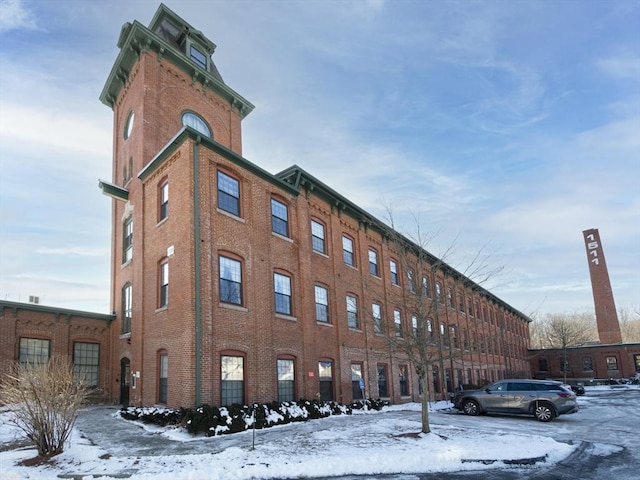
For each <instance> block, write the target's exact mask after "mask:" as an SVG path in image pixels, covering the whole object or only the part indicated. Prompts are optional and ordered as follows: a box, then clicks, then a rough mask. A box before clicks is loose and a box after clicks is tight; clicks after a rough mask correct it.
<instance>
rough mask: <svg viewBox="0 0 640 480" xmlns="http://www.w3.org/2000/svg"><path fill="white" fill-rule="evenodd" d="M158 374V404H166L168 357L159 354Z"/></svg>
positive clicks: (164, 354)
mask: <svg viewBox="0 0 640 480" xmlns="http://www.w3.org/2000/svg"><path fill="white" fill-rule="evenodd" d="M158 367H159V370H160V371H159V372H158V380H159V384H158V403H167V399H168V398H169V397H168V388H167V387H168V385H169V355H167V354H166V353H161V354H160V357H159V365H158Z"/></svg>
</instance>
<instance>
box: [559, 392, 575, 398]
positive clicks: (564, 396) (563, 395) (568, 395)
mask: <svg viewBox="0 0 640 480" xmlns="http://www.w3.org/2000/svg"><path fill="white" fill-rule="evenodd" d="M558 396H560V397H562V398H567V397H572V396H573V394H571V393H559V394H558Z"/></svg>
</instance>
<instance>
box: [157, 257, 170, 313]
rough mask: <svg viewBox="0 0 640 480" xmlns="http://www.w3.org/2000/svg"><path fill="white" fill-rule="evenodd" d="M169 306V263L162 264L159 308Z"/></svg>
mask: <svg viewBox="0 0 640 480" xmlns="http://www.w3.org/2000/svg"><path fill="white" fill-rule="evenodd" d="M167 305H169V262H167V261H164V262H162V263H161V264H160V304H159V307H160V308H162V307H166V306H167Z"/></svg>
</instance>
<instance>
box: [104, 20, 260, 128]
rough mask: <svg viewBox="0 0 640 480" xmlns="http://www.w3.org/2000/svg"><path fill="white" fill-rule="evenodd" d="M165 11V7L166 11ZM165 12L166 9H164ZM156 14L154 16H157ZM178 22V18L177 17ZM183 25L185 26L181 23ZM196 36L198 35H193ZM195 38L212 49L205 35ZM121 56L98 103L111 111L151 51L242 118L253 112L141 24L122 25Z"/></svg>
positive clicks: (224, 87)
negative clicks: (218, 96) (142, 60)
mask: <svg viewBox="0 0 640 480" xmlns="http://www.w3.org/2000/svg"><path fill="white" fill-rule="evenodd" d="M161 8H162V7H161ZM165 9H166V7H165ZM166 10H168V9H166ZM159 12H160V10H159V11H158V13H156V15H158V14H159ZM178 19H179V17H178ZM182 22H183V24H184V23H185V22H184V21H182ZM196 32H197V31H196ZM198 35H199V36H198V38H200V39H204V40H206V41H207V42H208V43H207V45H208V44H210V48H215V46H214V45H213V44H212V43H211V42H209V41H208V40H207V39H206V37H204V35H201V34H199V33H198ZM118 47H119V48H120V53H119V54H118V57H117V58H116V61H115V62H114V64H113V67H112V68H111V72H110V73H109V76H108V78H107V81H106V83H105V85H104V87H103V89H102V93H101V94H100V101H101V102H102V103H104V104H105V105H106V106H108V107H110V108H112V109H113V106H114V105H115V102H116V100H117V98H118V95H119V94H120V91H121V90H122V88H123V87H124V86H125V85H126V83H127V81H128V79H129V75H130V74H131V71H132V70H133V68H134V66H135V64H136V63H137V62H138V60H139V58H140V54H141V53H143V52H148V51H154V52H156V53H157V55H158V61H159V62H163V61H168V62H170V63H172V64H173V65H175V66H176V67H178V68H179V69H180V70H182V71H183V72H185V73H186V74H187V75H189V77H191V79H192V82H193V83H195V82H200V83H201V84H202V86H203V88H208V89H211V90H212V91H214V92H215V93H216V94H218V95H220V96H221V97H222V98H224V99H225V100H226V101H228V102H229V104H230V105H231V106H232V107H233V108H236V109H237V110H238V111H239V112H240V117H241V118H244V117H246V116H247V115H249V113H251V111H252V110H253V109H254V108H255V107H254V105H253V104H252V103H251V102H249V101H248V100H247V99H245V98H244V97H242V96H241V95H240V94H239V93H237V92H236V91H234V90H233V89H231V88H229V87H228V86H227V85H226V84H224V83H223V82H222V81H220V80H219V79H217V78H215V76H213V75H212V73H210V72H207V71H206V70H204V69H202V68H200V67H199V66H198V65H196V64H195V63H193V62H192V61H191V60H190V59H189V58H187V57H186V55H184V54H183V53H182V52H181V51H180V50H178V49H176V48H175V47H174V46H173V45H171V44H169V43H168V42H167V41H165V40H164V39H163V38H161V37H159V36H158V35H156V34H155V33H153V32H152V31H151V30H149V29H148V28H147V27H145V26H144V25H142V24H141V23H140V22H138V21H137V20H135V21H134V22H133V23H125V24H124V25H123V26H122V30H121V32H120V38H119V39H118Z"/></svg>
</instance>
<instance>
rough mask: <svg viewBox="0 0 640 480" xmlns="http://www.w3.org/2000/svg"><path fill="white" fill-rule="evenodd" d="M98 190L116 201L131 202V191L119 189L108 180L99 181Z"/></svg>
mask: <svg viewBox="0 0 640 480" xmlns="http://www.w3.org/2000/svg"><path fill="white" fill-rule="evenodd" d="M98 188H100V189H101V190H102V193H103V194H104V195H106V196H108V197H111V198H113V199H114V200H120V201H122V202H126V201H128V200H129V190H127V189H126V188H122V187H119V186H118V185H115V184H113V183H111V182H107V181H106V180H98Z"/></svg>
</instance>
